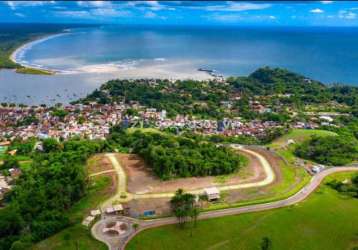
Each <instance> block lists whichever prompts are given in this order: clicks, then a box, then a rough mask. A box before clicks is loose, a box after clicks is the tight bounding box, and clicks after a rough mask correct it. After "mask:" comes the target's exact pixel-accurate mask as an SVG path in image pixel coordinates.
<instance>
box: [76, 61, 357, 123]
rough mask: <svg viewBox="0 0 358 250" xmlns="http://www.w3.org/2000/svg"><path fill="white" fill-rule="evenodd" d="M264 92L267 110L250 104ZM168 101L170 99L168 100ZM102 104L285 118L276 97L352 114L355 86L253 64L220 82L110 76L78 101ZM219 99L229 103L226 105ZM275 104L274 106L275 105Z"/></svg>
mask: <svg viewBox="0 0 358 250" xmlns="http://www.w3.org/2000/svg"><path fill="white" fill-rule="evenodd" d="M258 96H261V97H265V98H266V99H268V100H267V102H268V104H271V105H270V106H272V107H273V110H272V112H271V113H270V114H260V113H257V112H253V111H252V109H250V100H251V99H252V98H254V97H258ZM173 100H176V101H175V102H173ZM91 101H96V102H98V103H103V104H108V103H113V102H117V103H118V102H121V101H125V102H126V103H130V102H139V103H140V104H141V105H144V106H147V107H153V108H156V109H158V110H162V109H165V110H166V111H167V113H168V115H169V116H171V117H173V116H175V115H177V114H185V115H194V116H198V117H204V118H217V119H221V118H223V117H235V116H240V117H243V118H245V119H248V120H252V119H261V120H275V121H279V122H285V121H286V120H287V119H288V117H287V114H285V112H284V110H282V109H280V110H279V109H278V108H279V106H280V105H277V103H276V102H277V101H279V102H281V103H284V106H286V107H293V108H295V109H300V108H302V107H304V106H305V105H307V104H313V105H316V104H329V103H331V102H332V101H334V102H337V103H340V104H344V105H348V106H349V107H350V112H351V113H352V114H354V115H358V88H357V87H354V86H347V85H342V84H331V85H325V84H323V83H321V82H318V81H315V80H312V79H309V78H307V77H304V76H302V75H300V74H296V73H294V72H291V71H288V70H286V69H281V68H270V67H264V68H259V69H257V70H256V71H255V72H253V73H252V74H250V75H249V76H244V77H229V78H227V80H226V83H221V82H217V81H195V80H177V81H175V82H171V81H169V80H160V79H157V80H149V79H142V80H119V79H118V80H111V81H108V82H107V83H105V84H103V85H102V86H101V87H100V88H99V89H97V90H95V91H93V92H92V93H91V94H89V95H88V96H87V97H85V98H83V99H81V100H79V101H78V102H81V103H88V102H91ZM223 102H224V103H225V102H229V103H231V106H232V107H230V108H228V107H226V106H225V105H224V104H223ZM270 102H271V103H270ZM275 108H277V110H275Z"/></svg>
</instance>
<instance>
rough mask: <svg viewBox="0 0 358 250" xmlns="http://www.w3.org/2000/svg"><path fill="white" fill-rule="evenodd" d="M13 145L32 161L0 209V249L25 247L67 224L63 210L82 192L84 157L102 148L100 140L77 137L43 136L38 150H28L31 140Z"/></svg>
mask: <svg viewBox="0 0 358 250" xmlns="http://www.w3.org/2000/svg"><path fill="white" fill-rule="evenodd" d="M16 145H18V147H19V152H20V154H22V155H28V156H31V158H32V159H33V161H32V164H31V167H30V168H29V169H28V170H24V171H23V173H22V175H21V176H20V177H19V178H18V180H17V181H16V185H15V187H14V189H13V190H12V191H11V192H10V193H9V195H8V196H7V197H6V202H7V205H6V207H5V208H3V209H0V249H4V250H5V249H28V248H29V246H31V244H32V243H34V242H38V241H40V240H42V239H45V238H47V237H49V236H51V235H53V234H55V233H57V232H59V231H60V230H61V229H63V228H65V227H67V226H69V224H70V221H69V219H68V217H67V215H66V212H67V211H68V210H69V209H70V208H71V206H72V205H73V204H74V203H76V202H77V201H79V200H80V199H81V198H82V197H84V196H85V194H86V190H87V175H86V169H85V163H86V161H87V158H88V157H89V156H90V155H92V154H94V153H98V152H102V151H103V150H105V149H106V143H105V142H104V141H87V140H78V139H73V140H69V141H67V142H63V143H60V142H58V141H56V140H54V139H46V140H44V141H43V145H42V147H43V148H42V151H34V150H32V149H33V147H31V146H30V145H33V141H31V142H28V143H24V144H23V145H22V146H20V145H21V144H20V143H17V144H15V146H13V147H15V148H16V147H17V146H16ZM14 164H15V162H14V161H13V163H12V164H10V163H8V164H7V165H5V167H13V165H14ZM3 167H4V166H3Z"/></svg>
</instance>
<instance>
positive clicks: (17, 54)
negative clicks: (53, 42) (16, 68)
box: [10, 32, 69, 71]
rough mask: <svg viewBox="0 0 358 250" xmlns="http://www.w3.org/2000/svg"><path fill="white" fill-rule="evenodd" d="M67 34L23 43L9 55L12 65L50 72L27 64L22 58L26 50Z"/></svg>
mask: <svg viewBox="0 0 358 250" xmlns="http://www.w3.org/2000/svg"><path fill="white" fill-rule="evenodd" d="M68 34H69V33H68V32H63V33H59V34H53V35H46V36H44V37H42V38H39V39H35V40H33V41H31V42H28V43H25V44H23V45H21V46H20V47H18V48H17V49H16V50H15V51H14V52H13V53H12V54H11V55H10V60H11V61H13V62H14V63H17V64H20V65H22V66H24V67H28V68H34V69H40V70H49V71H52V69H49V68H46V67H45V66H42V65H36V64H31V63H28V62H27V61H25V60H23V56H24V54H25V53H26V51H27V50H30V49H31V48H32V47H33V46H34V45H36V44H39V43H42V42H45V41H48V40H50V39H53V38H56V37H60V36H64V35H68Z"/></svg>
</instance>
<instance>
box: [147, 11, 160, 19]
mask: <svg viewBox="0 0 358 250" xmlns="http://www.w3.org/2000/svg"><path fill="white" fill-rule="evenodd" d="M144 17H145V18H155V17H157V14H155V13H154V12H153V11H148V12H147V13H145V14H144Z"/></svg>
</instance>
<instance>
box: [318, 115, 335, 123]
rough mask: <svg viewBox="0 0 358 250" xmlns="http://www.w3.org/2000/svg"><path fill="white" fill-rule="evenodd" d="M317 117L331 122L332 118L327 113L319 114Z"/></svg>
mask: <svg viewBox="0 0 358 250" xmlns="http://www.w3.org/2000/svg"><path fill="white" fill-rule="evenodd" d="M319 119H321V120H325V121H327V122H333V118H332V117H330V116H328V115H321V116H320V117H319Z"/></svg>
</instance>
